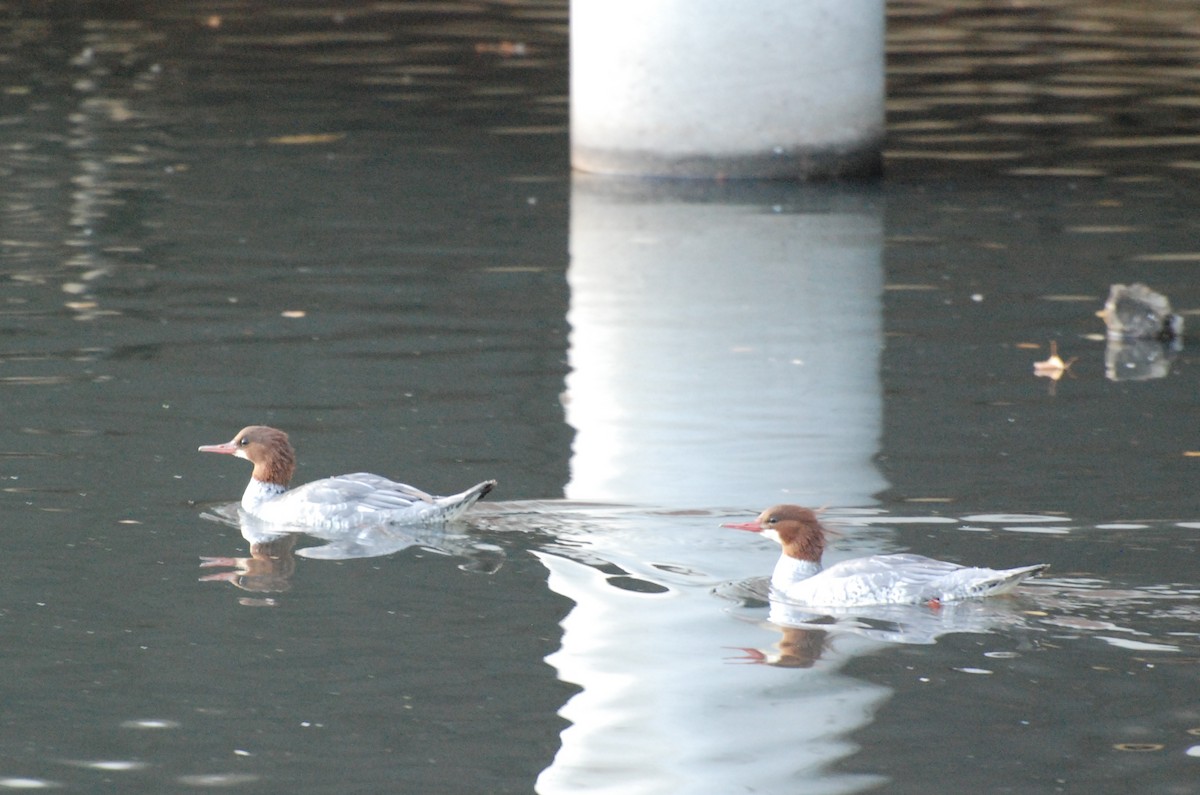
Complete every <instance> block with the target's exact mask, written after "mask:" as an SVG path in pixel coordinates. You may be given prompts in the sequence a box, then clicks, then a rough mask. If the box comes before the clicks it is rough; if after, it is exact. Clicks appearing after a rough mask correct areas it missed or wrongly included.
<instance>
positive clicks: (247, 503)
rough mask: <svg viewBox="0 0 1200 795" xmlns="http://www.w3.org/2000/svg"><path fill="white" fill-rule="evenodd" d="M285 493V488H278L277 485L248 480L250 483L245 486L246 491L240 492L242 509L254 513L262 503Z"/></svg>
mask: <svg viewBox="0 0 1200 795" xmlns="http://www.w3.org/2000/svg"><path fill="white" fill-rule="evenodd" d="M285 491H287V486H280V485H279V484H278V483H264V482H263V481H261V480H258V479H257V478H250V482H249V483H247V484H246V490H245V491H244V492H242V507H243V508H245V509H246V510H247V511H248V512H250V513H254V512H255V511H257V510H258V507H259V506H260V505H262V504H263V503H264V502H267V501H268V500H271V499H274V498H275V497H278V496H279V495H280V494H283V493H284V492H285Z"/></svg>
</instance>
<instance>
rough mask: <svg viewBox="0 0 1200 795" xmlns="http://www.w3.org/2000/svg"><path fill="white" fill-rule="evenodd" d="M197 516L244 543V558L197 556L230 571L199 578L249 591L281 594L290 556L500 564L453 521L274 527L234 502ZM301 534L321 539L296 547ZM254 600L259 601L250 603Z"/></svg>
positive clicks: (476, 566) (495, 553) (498, 555)
mask: <svg viewBox="0 0 1200 795" xmlns="http://www.w3.org/2000/svg"><path fill="white" fill-rule="evenodd" d="M201 517H202V518H204V519H208V520H210V521H214V522H220V523H221V524H225V525H229V526H231V527H236V528H237V529H238V530H239V531H240V532H241V534H242V537H243V538H244V539H246V541H248V542H249V543H250V557H248V558H243V557H223V556H216V557H202V558H201V559H200V560H201V563H200V566H201V568H214V567H222V566H228V567H232V569H233V570H232V571H226V572H219V573H214V574H209V575H206V576H204V577H201V578H200V579H201V581H202V582H227V583H230V584H231V585H233V586H235V587H237V588H240V589H242V590H245V591H250V592H253V593H282V592H284V591H287V590H289V589H290V588H291V579H292V576H293V575H294V574H295V573H296V563H297V562H296V558H297V557H301V558H308V559H309V560H353V559H356V558H375V557H383V556H385V555H391V554H393V553H395V552H400V551H402V550H405V549H408V548H409V547H419V548H420V549H423V550H426V551H429V552H435V553H438V554H442V555H453V556H457V557H460V558H463V559H465V561H466V562H464V563H463V564H461V565H460V566H459V568H461V569H463V570H464V571H471V572H477V573H482V574H492V573H494V572H496V571H498V570H499V569H500V567H501V566H502V565H503V564H504V560H505V554H504V550H503V549H501V548H500V547H499V546H497V545H495V544H491V543H487V542H485V541H483V540H482V539H479V538H474V537H472V536H470V535H467V534H466V533H464V532H462V531H461V530H459V529H458V528H457V526H456V525H455V524H454V523H450V524H446V523H442V524H432V525H415V526H413V525H408V526H406V525H370V526H363V527H357V528H350V529H344V530H314V529H306V530H304V531H303V532H301V531H296V532H280V529H279V526H278V525H271V524H268V523H266V522H263V521H262V520H260V519H257V518H256V517H254V516H252V515H251V514H249V513H248V512H246V511H245V510H244V509H242V508H241V507H240V506H239V505H238V504H237V503H232V504H230V505H223V506H221V507H219V508H216V509H213V510H212V511H209V512H205V513H203V514H201ZM303 537H309V538H315V539H318V540H320V541H323V542H324V543H323V544H319V545H316V546H306V547H300V548H297V544H298V542H299V540H300V539H301V538H303ZM255 604H259V602H255Z"/></svg>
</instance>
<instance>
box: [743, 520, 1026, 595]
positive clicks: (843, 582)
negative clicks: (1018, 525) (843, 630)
mask: <svg viewBox="0 0 1200 795" xmlns="http://www.w3.org/2000/svg"><path fill="white" fill-rule="evenodd" d="M724 526H725V527H731V528H734V529H735V530H749V531H751V532H754V533H761V534H762V535H763V536H765V537H767V538H770V539H772V540H774V541H776V542H778V543H779V544H780V546H781V547H782V553H781V554H780V556H779V561H778V562H777V563H776V564H775V570H774V572H773V573H772V575H771V590H772V592H773V594H774V595H776V596H778V597H781V598H783V599H786V600H787V601H788V602H791V603H794V604H797V605H804V606H809V607H855V606H865V605H881V604H940V603H942V602H951V601H956V600H959V599H971V598H975V597H983V596H997V595H999V594H1004V593H1008V592H1010V591H1012V590H1013V589H1014V588H1016V587H1017V586H1018V585H1019V584H1020V583H1021V582H1022V581H1023V580H1025V579H1026V578H1027V577H1031V576H1033V575H1034V574H1037V573H1038V572H1041V571H1043V570H1045V569H1046V568H1047V567H1046V566H1045V565H1044V564H1035V565H1032V566H1020V567H1017V568H1013V569H985V568H977V567H969V566H960V565H958V564H956V563H948V562H946V561H943V560H935V559H933V558H927V557H925V556H924V555H912V554H900V555H870V556H868V557H864V558H855V559H853V560H846V561H842V562H841V563H836V564H834V565H833V566H830V567H829V568H827V569H824V568H822V566H821V557H822V555H823V553H824V551H825V532H826V531H825V528H824V527H823V526H822V525H821V522H820V521H819V520H818V519H817V515H816V514H815V513H814V512H813V511H811V510H809V509H808V508H802V507H800V506H799V505H776V506H773V507H771V508H768V509H767V510H765V511H763V512H762V513H760V514H759V515H758V518H757V519H755V520H754V521H753V522H745V523H742V524H727V525H724Z"/></svg>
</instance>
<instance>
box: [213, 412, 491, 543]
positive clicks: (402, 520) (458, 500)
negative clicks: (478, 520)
mask: <svg viewBox="0 0 1200 795" xmlns="http://www.w3.org/2000/svg"><path fill="white" fill-rule="evenodd" d="M200 452H202V453H223V454H225V455H232V456H235V457H237V458H244V459H246V460H247V461H249V462H250V463H252V464H253V465H254V471H253V472H252V473H251V474H250V483H249V484H248V485H247V486H246V491H245V492H244V493H243V494H242V502H241V504H242V509H243V510H244V511H246V512H247V513H248V514H250V515H251V516H253V517H255V518H257V519H259V520H261V521H263V522H267V523H270V524H278V525H287V526H292V527H298V528H321V529H342V528H349V527H359V526H363V525H378V524H429V523H432V522H447V521H452V520H454V519H457V518H459V517H460V516H462V514H463V513H464V512H465V511H466V510H467V509H468V508H470V507H471V506H472V505H474V504H475V502H476V501H478V500H479V499H480V498H481V497H483V496H484V495H485V494H487V493H488V492H490V491H491V490H492V489H493V488H495V486H496V481H494V480H485V481H483V482H482V483H477V484H476V485H474V486H472V487H471V488H469V489H467V490H466V491H463V492H461V493H459V494H453V495H451V496H449V497H435V496H433V495H432V494H427V493H426V492H424V491H421V490H420V489H417V488H414V487H413V486H409V485H407V484H405V483H397V482H396V481H393V480H388V479H387V478H385V477H381V476H380V475H371V474H367V473H365V472H356V473H354V474H350V475H339V476H338V477H332V478H324V479H322V480H316V481H313V482H311V483H306V484H304V485H303V486H299V487H297V488H294V489H291V490H290V491H289V490H288V484H289V483H290V482H291V479H292V474H293V473H294V472H295V469H296V453H295V451H294V450H293V449H292V445H291V442H290V441H289V440H288V435H287V434H286V433H284V432H283V431H281V430H279V429H278V428H271V427H269V426H266V425H250V426H247V427H245V428H243V429H242V430H240V431H238V432H237V435H235V436H234V437H233V439H231V440H230V441H228V442H225V443H223V444H211V445H203V446H201V447H200Z"/></svg>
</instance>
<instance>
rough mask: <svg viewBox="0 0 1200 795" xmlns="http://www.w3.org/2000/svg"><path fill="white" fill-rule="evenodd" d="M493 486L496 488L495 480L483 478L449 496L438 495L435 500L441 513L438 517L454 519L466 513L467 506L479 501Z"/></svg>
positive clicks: (449, 520)
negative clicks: (483, 479) (480, 481)
mask: <svg viewBox="0 0 1200 795" xmlns="http://www.w3.org/2000/svg"><path fill="white" fill-rule="evenodd" d="M494 488H496V481H494V480H485V481H483V482H482V483H476V484H475V485H474V486H472V487H471V488H469V489H467V490H466V491H463V492H459V493H458V494H451V495H450V496H449V497H438V498H437V499H436V500H435V502H436V503H437V506H438V507H439V508H441V509H442V515H441V517H439V518H441V519H443V520H445V521H447V522H452V521H454V520H455V519H457V518H458V517H460V516H462V515H463V514H464V513H466V511H467V509H468V508H470V507H471V506H472V505H474V504H475V503H477V502H479V500H480V499H482V498H483V497H484V495H486V494H487V493H488V492H490V491H491V490H492V489H494Z"/></svg>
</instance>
